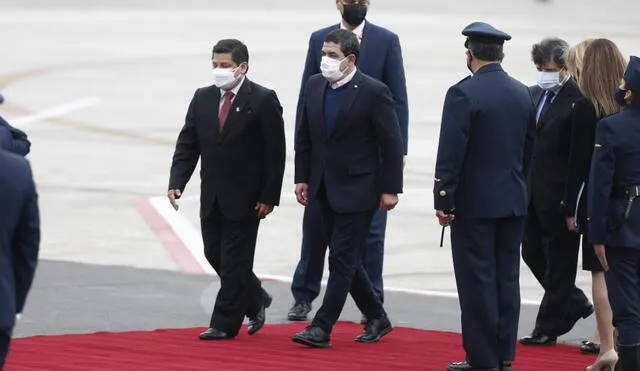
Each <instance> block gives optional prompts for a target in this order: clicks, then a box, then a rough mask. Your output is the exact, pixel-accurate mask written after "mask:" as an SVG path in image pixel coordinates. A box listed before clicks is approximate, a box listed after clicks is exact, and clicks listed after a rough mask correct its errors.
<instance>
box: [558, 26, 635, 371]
mask: <svg viewBox="0 0 640 371" xmlns="http://www.w3.org/2000/svg"><path fill="white" fill-rule="evenodd" d="M582 62H583V66H582V71H581V73H580V74H579V76H580V79H579V85H580V90H581V91H582V94H583V95H584V99H582V100H579V101H577V102H576V103H575V105H574V107H573V114H572V134H571V136H572V140H571V154H570V156H569V171H568V174H567V183H566V192H565V197H564V201H563V202H564V206H565V210H566V216H567V228H569V229H570V230H574V231H576V232H578V233H582V269H583V270H586V271H590V272H591V277H592V293H593V303H594V307H595V311H596V322H597V327H598V334H599V338H600V352H599V354H600V355H599V356H598V359H597V360H596V363H594V364H593V365H591V366H589V367H587V370H589V371H591V370H593V371H598V370H603V369H605V370H606V369H607V367H610V368H611V369H613V366H614V365H615V364H616V363H617V361H618V355H617V353H616V351H615V344H614V333H613V331H614V330H613V315H612V313H611V305H610V304H609V298H608V294H607V286H606V282H605V276H604V268H603V267H602V264H600V261H599V260H598V258H597V256H596V254H595V252H594V248H593V246H592V245H590V244H589V243H588V242H587V239H588V237H587V236H588V233H589V231H588V228H587V200H586V198H587V197H586V195H587V188H588V184H587V179H588V177H589V169H590V166H591V157H592V154H593V148H594V144H595V133H596V124H597V123H598V121H599V120H600V119H601V118H603V117H606V116H609V115H611V114H614V113H617V112H619V111H620V110H621V107H620V106H619V105H618V104H617V103H616V100H615V91H616V88H617V87H618V86H619V85H620V81H621V79H622V75H623V74H624V71H625V68H626V60H625V58H624V56H623V55H622V53H621V52H620V50H619V49H618V47H617V46H616V45H615V44H614V43H613V42H612V41H610V40H607V39H596V40H592V41H591V42H589V43H588V46H587V47H586V49H585V52H584V58H583V61H582ZM573 67H574V68H575V66H573Z"/></svg>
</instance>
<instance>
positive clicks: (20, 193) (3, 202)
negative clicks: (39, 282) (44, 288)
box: [0, 150, 40, 334]
mask: <svg viewBox="0 0 640 371" xmlns="http://www.w3.org/2000/svg"><path fill="white" fill-rule="evenodd" d="M0 189H2V192H0V210H1V211H0V332H4V333H5V334H10V332H11V329H12V328H13V325H14V323H15V317H16V314H17V313H20V312H22V309H23V307H24V303H25V300H26V298H27V293H28V292H29V288H30V287H31V283H32V281H33V276H34V272H35V268H36V263H37V261H38V250H39V245H40V218H39V212H38V196H37V193H36V187H35V184H34V181H33V175H32V173H31V167H30V166H29V162H28V161H27V160H25V159H24V158H23V157H20V156H18V155H15V154H12V153H9V152H7V151H3V150H0Z"/></svg>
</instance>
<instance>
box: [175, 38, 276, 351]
mask: <svg viewBox="0 0 640 371" xmlns="http://www.w3.org/2000/svg"><path fill="white" fill-rule="evenodd" d="M211 61H212V64H213V77H214V81H215V83H214V85H212V86H208V87H204V88H200V89H198V90H197V91H196V93H195V95H194V97H193V99H192V100H191V104H190V105H189V110H188V112H187V116H186V122H185V124H184V127H183V128H182V130H181V131H180V135H179V136H178V141H177V144H176V149H175V154H174V156H173V164H172V166H171V179H170V181H169V192H168V197H169V200H170V201H171V203H172V205H173V206H174V208H175V209H176V210H177V209H178V205H177V203H176V199H178V198H180V196H181V195H182V193H183V191H184V188H185V186H186V184H187V182H188V181H189V179H190V178H191V175H192V174H193V170H194V168H195V167H196V164H197V162H198V159H199V158H200V159H201V171H200V177H201V179H202V184H201V191H200V220H201V228H202V239H203V242H204V254H205V256H206V258H207V260H208V261H209V263H210V264H211V266H212V267H213V269H214V270H215V271H216V273H217V274H218V276H219V277H220V284H221V287H220V291H219V292H218V296H217V298H216V303H215V307H214V309H213V314H212V316H211V322H210V328H209V329H208V330H207V331H205V332H203V333H202V334H200V339H202V340H222V339H229V338H233V337H235V336H236V335H237V334H238V332H239V330H240V327H241V325H242V321H243V318H244V316H245V315H246V316H247V317H248V318H249V320H250V322H249V334H254V333H256V332H257V331H258V330H260V329H261V328H262V326H263V325H264V322H265V308H268V307H269V305H270V304H271V297H270V296H269V295H268V294H267V293H266V291H264V289H262V287H261V283H260V280H259V279H258V278H257V277H256V276H255V274H254V273H253V271H252V270H253V259H254V254H255V248H256V238H257V234H258V226H259V224H260V220H261V219H264V218H265V217H266V216H267V215H269V214H270V213H271V212H272V211H273V208H274V206H277V205H278V204H279V202H280V194H281V188H282V178H283V175H284V166H285V157H286V153H285V134H284V122H283V119H282V107H281V106H280V103H279V101H278V97H277V96H276V93H275V92H274V91H273V90H269V89H267V88H265V87H263V86H260V85H258V84H256V83H254V82H252V81H250V80H249V79H248V78H247V77H246V74H247V71H248V70H249V52H248V50H247V47H246V46H245V45H244V44H243V43H241V42H240V41H238V40H221V41H219V42H218V43H217V44H216V45H215V46H214V47H213V57H212V60H211Z"/></svg>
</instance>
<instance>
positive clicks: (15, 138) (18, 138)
mask: <svg viewBox="0 0 640 371" xmlns="http://www.w3.org/2000/svg"><path fill="white" fill-rule="evenodd" d="M3 102H4V97H3V96H2V94H0V104H2V103H3ZM0 149H5V150H7V151H9V152H13V153H16V154H19V155H21V156H26V155H27V154H28V153H29V150H30V149H31V142H29V139H27V134H26V133H25V132H24V131H22V130H20V129H16V128H14V127H13V126H11V125H9V123H8V122H7V121H5V120H4V119H3V118H2V116H0Z"/></svg>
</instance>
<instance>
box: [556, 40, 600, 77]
mask: <svg viewBox="0 0 640 371" xmlns="http://www.w3.org/2000/svg"><path fill="white" fill-rule="evenodd" d="M593 40H594V39H586V40H584V41H581V42H579V43H577V44H575V45H572V46H571V47H569V48H567V50H565V52H564V56H563V58H564V60H565V65H566V66H567V71H569V73H570V74H571V75H572V76H573V77H574V78H575V79H576V81H578V82H580V77H581V74H582V59H583V57H584V52H585V50H587V47H588V46H589V45H590V44H591V43H592V42H593Z"/></svg>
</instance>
